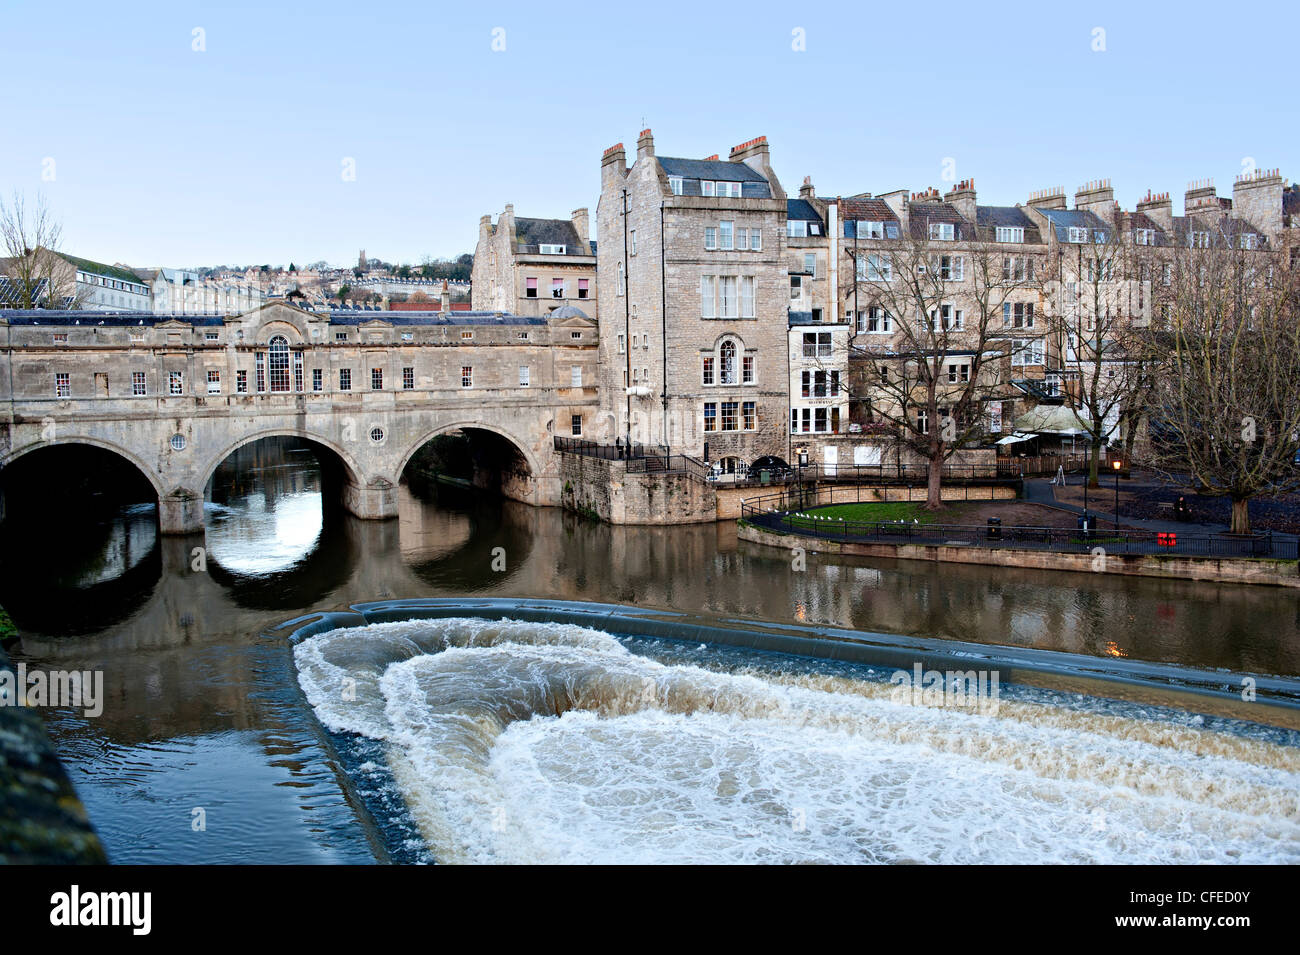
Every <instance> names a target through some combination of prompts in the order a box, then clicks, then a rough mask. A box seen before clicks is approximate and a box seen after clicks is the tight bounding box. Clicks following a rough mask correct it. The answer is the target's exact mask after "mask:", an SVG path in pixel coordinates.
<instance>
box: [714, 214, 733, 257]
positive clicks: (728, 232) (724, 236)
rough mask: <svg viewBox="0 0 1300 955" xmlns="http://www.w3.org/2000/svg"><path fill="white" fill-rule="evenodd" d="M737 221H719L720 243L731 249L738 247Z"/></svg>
mask: <svg viewBox="0 0 1300 955" xmlns="http://www.w3.org/2000/svg"><path fill="white" fill-rule="evenodd" d="M735 233H736V223H734V222H730V221H728V220H725V219H724V220H723V221H722V222H719V223H718V245H719V246H720V247H721V248H722V249H724V250H726V251H730V250H732V249H734V248H735V247H736V234H735Z"/></svg>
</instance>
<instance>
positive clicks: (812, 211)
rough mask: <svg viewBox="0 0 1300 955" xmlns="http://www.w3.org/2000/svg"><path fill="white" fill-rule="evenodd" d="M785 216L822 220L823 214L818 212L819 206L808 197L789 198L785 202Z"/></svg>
mask: <svg viewBox="0 0 1300 955" xmlns="http://www.w3.org/2000/svg"><path fill="white" fill-rule="evenodd" d="M785 216H786V218H787V219H805V220H807V221H808V222H821V221H822V217H821V214H820V213H818V212H817V207H816V206H814V205H813V204H812V203H811V202H809V201H808V200H807V199H787V200H786V202H785Z"/></svg>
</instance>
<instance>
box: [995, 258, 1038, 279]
mask: <svg viewBox="0 0 1300 955" xmlns="http://www.w3.org/2000/svg"><path fill="white" fill-rule="evenodd" d="M1026 279H1027V280H1029V281H1031V282H1032V281H1033V280H1034V260H1033V259H1031V258H1029V257H1028V256H1025V255H1004V256H1003V257H1002V281H1004V282H1023V281H1025V280H1026Z"/></svg>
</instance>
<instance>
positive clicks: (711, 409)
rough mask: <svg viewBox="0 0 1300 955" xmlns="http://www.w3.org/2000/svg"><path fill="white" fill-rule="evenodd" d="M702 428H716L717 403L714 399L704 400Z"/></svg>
mask: <svg viewBox="0 0 1300 955" xmlns="http://www.w3.org/2000/svg"><path fill="white" fill-rule="evenodd" d="M704 430H705V431H717V430H718V403H717V402H716V401H706V402H704Z"/></svg>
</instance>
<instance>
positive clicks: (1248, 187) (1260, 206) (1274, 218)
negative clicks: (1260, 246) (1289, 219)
mask: <svg viewBox="0 0 1300 955" xmlns="http://www.w3.org/2000/svg"><path fill="white" fill-rule="evenodd" d="M1285 188H1286V186H1285V183H1283V181H1282V176H1281V175H1280V171H1279V170H1277V169H1256V170H1253V171H1252V172H1248V173H1242V174H1241V175H1240V176H1238V177H1237V181H1236V182H1234V183H1233V184H1232V214H1233V215H1234V216H1236V217H1237V218H1239V219H1245V220H1246V221H1247V222H1249V223H1250V224H1251V225H1253V226H1256V227H1258V228H1260V229H1262V230H1263V231H1264V233H1265V234H1267V235H1268V236H1269V238H1271V239H1273V240H1274V241H1277V240H1278V239H1280V238H1281V236H1282V193H1283V191H1284V189H1285Z"/></svg>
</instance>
